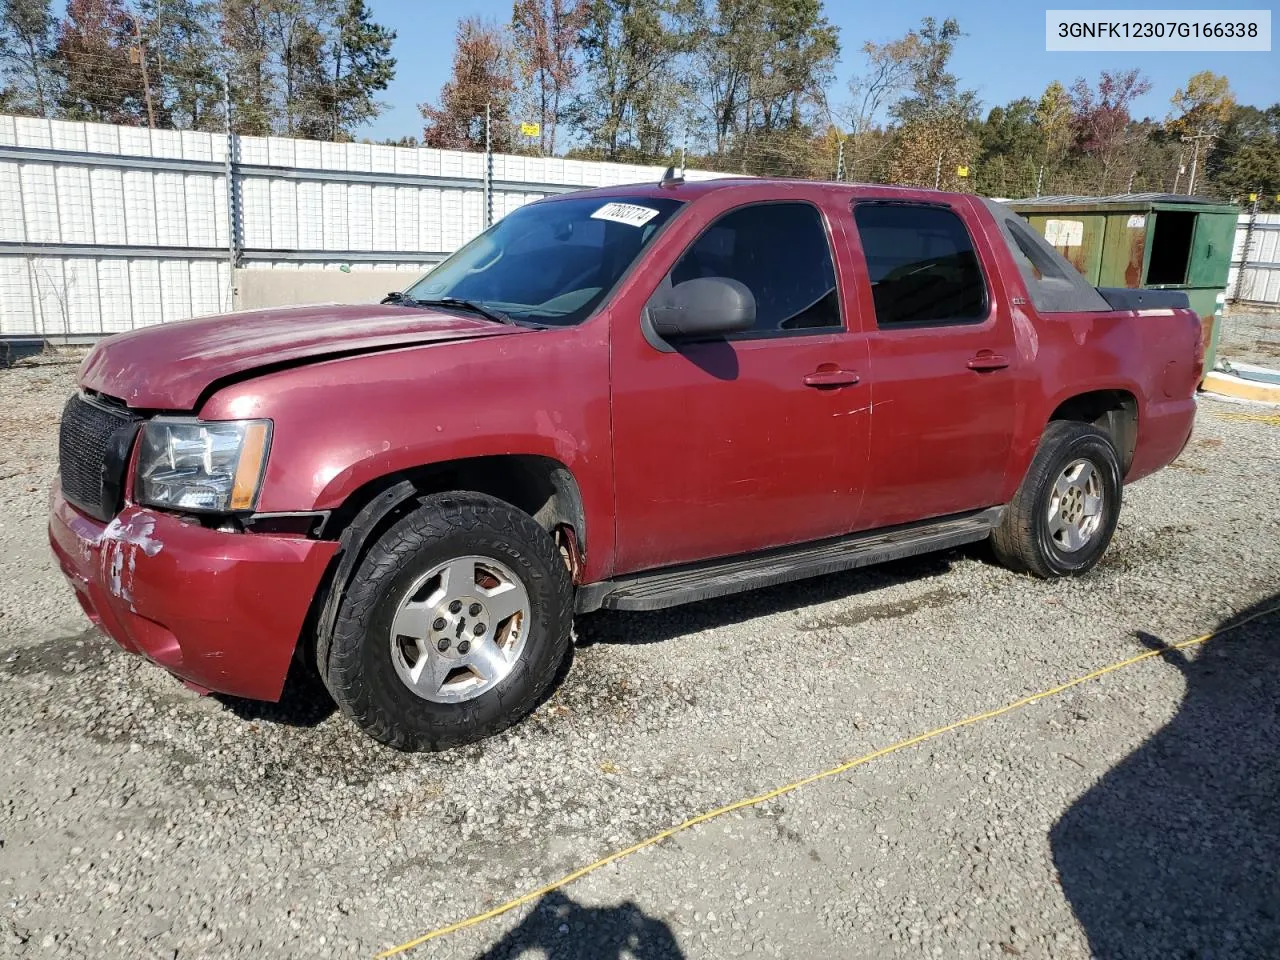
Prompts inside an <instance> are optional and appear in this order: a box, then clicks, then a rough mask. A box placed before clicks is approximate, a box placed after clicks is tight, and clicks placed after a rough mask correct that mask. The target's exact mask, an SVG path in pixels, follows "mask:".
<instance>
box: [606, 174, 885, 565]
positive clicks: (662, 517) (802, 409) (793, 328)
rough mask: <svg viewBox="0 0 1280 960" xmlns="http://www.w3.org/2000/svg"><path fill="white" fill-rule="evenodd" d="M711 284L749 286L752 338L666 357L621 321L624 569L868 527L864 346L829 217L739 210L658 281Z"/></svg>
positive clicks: (635, 320)
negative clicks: (861, 511) (842, 282)
mask: <svg viewBox="0 0 1280 960" xmlns="http://www.w3.org/2000/svg"><path fill="white" fill-rule="evenodd" d="M792 195H794V191H793V192H792ZM708 276H719V277H727V278H730V279H733V280H737V281H740V282H741V283H743V284H745V285H746V286H747V287H748V289H750V290H751V292H752V295H753V296H754V298H755V302H756V324H755V328H754V329H753V330H751V331H749V332H747V333H740V334H734V335H731V336H729V337H725V338H721V339H715V340H710V341H704V342H698V343H691V342H686V343H674V344H670V345H669V346H671V347H673V348H674V350H672V351H671V352H665V351H664V350H662V349H658V348H656V347H655V346H654V345H653V344H652V343H650V342H649V341H648V340H646V339H645V337H644V335H643V334H642V331H641V328H640V317H639V316H638V315H631V316H627V315H615V316H613V317H612V318H611V324H612V326H611V332H610V337H611V356H612V359H611V376H612V382H613V394H612V402H613V433H614V447H613V456H614V475H615V484H616V502H617V517H618V520H617V531H616V532H617V553H616V562H615V572H616V573H628V572H632V571H636V570H643V569H649V568H654V567H661V566H667V565H671V564H679V563H687V562H691V561H696V560H703V559H708V558H711V557H720V556H728V555H733V554H739V553H745V552H749V551H753V550H759V549H763V548H767V547H774V546H780V545H783V544H789V543H796V542H801V541H806V540H814V539H819V538H822V537H829V536H834V535H837V534H841V533H845V532H847V531H848V530H849V529H850V528H851V527H852V526H853V524H854V522H855V520H856V518H857V513H858V504H859V500H860V499H861V495H862V482H863V473H864V470H865V464H866V457H867V441H868V431H869V414H870V409H869V402H868V397H867V393H866V385H865V377H866V364H867V346H866V339H865V336H864V335H863V334H861V333H850V332H849V331H848V330H847V329H846V326H845V323H844V317H843V305H842V302H841V297H840V293H839V289H838V286H839V285H838V283H837V279H836V271H835V268H834V266H833V261H832V255H831V247H830V243H829V239H828V229H827V224H826V221H825V218H824V216H823V214H822V212H821V211H820V209H819V208H818V207H817V206H815V205H814V204H813V203H810V202H807V201H805V202H801V201H786V202H767V203H756V204H750V205H747V206H742V207H737V208H734V209H730V210H728V211H727V212H725V213H723V214H722V215H720V216H719V217H717V218H716V219H714V220H713V221H712V222H711V223H710V224H709V225H708V226H707V228H706V229H705V230H702V231H701V232H700V233H699V234H698V235H697V237H696V238H694V239H692V241H691V242H690V243H689V244H688V246H687V247H686V248H684V250H683V252H682V253H680V254H679V256H678V259H676V261H675V263H674V266H673V267H672V268H671V270H670V271H669V273H668V274H667V275H666V277H665V278H664V280H663V281H662V283H663V285H665V284H668V283H670V284H679V283H681V282H683V281H685V280H688V279H692V278H695V277H708Z"/></svg>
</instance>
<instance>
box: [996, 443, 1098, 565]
mask: <svg viewBox="0 0 1280 960" xmlns="http://www.w3.org/2000/svg"><path fill="white" fill-rule="evenodd" d="M1122 491H1123V477H1122V474H1121V470H1120V459H1119V457H1118V456H1117V455H1116V448H1115V445H1114V444H1113V443H1112V442H1111V438H1110V437H1109V436H1107V434H1106V433H1104V432H1103V431H1101V430H1099V429H1098V428H1097V427H1094V426H1092V425H1090V424H1087V423H1079V422H1075V421H1066V420H1055V421H1053V422H1052V423H1050V424H1049V425H1048V427H1046V428H1045V431H1044V435H1043V436H1042V437H1041V438H1040V446H1039V449H1037V450H1036V455H1035V457H1034V458H1033V459H1032V461H1031V466H1030V468H1029V469H1028V470H1027V475H1026V476H1025V477H1024V478H1023V480H1022V484H1021V485H1020V486H1019V487H1018V492H1017V494H1015V495H1014V498H1013V501H1012V502H1011V503H1010V504H1009V506H1008V508H1007V509H1006V510H1005V513H1004V517H1003V518H1002V519H1001V521H1000V524H999V526H997V527H996V529H995V530H994V531H992V534H991V546H992V549H993V551H994V552H995V555H996V558H997V559H998V560H999V561H1000V562H1001V563H1002V564H1004V565H1005V566H1006V567H1009V568H1010V569H1011V570H1017V571H1019V572H1025V573H1031V574H1034V575H1035V576H1037V577H1043V578H1045V579H1049V578H1052V577H1075V576H1079V575H1081V574H1083V573H1087V572H1088V571H1089V570H1091V569H1093V567H1094V566H1095V565H1096V564H1097V563H1098V561H1099V560H1100V559H1102V555H1103V553H1105V552H1106V549H1107V545H1108V544H1109V543H1110V542H1111V536H1112V534H1113V533H1114V532H1115V528H1116V521H1117V519H1118V518H1119V516H1120V502H1121V496H1122Z"/></svg>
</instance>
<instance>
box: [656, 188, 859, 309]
mask: <svg viewBox="0 0 1280 960" xmlns="http://www.w3.org/2000/svg"><path fill="white" fill-rule="evenodd" d="M695 277H727V278H729V279H730V280H737V281H739V282H741V283H744V284H746V286H747V288H748V289H749V290H750V291H751V293H752V295H753V296H754V297H755V298H756V325H755V330H756V332H758V333H776V332H778V331H787V330H806V329H812V328H814V327H838V326H840V322H841V321H840V300H839V297H838V296H837V294H836V272H835V267H834V266H832V263H831V248H830V247H829V246H828V245H827V231H826V228H825V227H824V226H823V223H822V217H821V216H820V215H819V213H818V211H817V210H816V209H815V208H814V207H811V206H810V205H809V204H807V203H762V204H757V205H755V206H750V207H743V208H741V209H739V210H734V211H731V212H730V213H726V214H725V215H724V216H722V217H720V219H718V220H716V221H715V222H714V223H713V224H712V225H711V226H710V227H708V228H707V229H706V231H705V232H704V233H703V234H702V235H701V236H700V237H698V239H697V240H695V241H694V242H693V245H692V246H691V247H690V248H689V249H688V250H686V251H685V252H684V255H683V256H681V257H680V260H679V262H677V263H676V265H675V267H673V268H672V270H671V274H670V276H669V277H668V279H669V281H670V282H671V283H672V284H680V283H683V282H684V281H686V280H692V279H694V278H695Z"/></svg>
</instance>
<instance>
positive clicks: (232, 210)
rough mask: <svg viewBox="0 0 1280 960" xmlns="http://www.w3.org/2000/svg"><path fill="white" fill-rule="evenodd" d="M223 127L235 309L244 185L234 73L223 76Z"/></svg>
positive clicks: (230, 305) (231, 288) (229, 262)
mask: <svg viewBox="0 0 1280 960" xmlns="http://www.w3.org/2000/svg"><path fill="white" fill-rule="evenodd" d="M222 130H223V133H224V134H225V135H226V138H227V158H226V168H225V173H224V175H225V176H226V178H227V271H228V281H227V283H228V291H229V293H230V295H231V296H230V299H231V302H230V303H228V304H227V309H229V310H234V309H235V288H236V268H237V267H238V266H239V265H240V237H241V230H240V189H239V187H238V186H237V184H236V166H237V165H238V163H239V161H240V138H239V137H238V136H236V133H235V131H234V130H232V129H231V75H230V74H229V73H226V74H223V76H222Z"/></svg>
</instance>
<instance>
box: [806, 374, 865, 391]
mask: <svg viewBox="0 0 1280 960" xmlns="http://www.w3.org/2000/svg"><path fill="white" fill-rule="evenodd" d="M860 379H862V378H861V377H859V376H858V375H857V374H856V373H854V372H853V371H852V370H815V371H813V373H807V374H805V378H804V385H805V386H806V387H819V388H821V387H851V386H853V385H854V384H855V383H857V382H858V381H859V380H860Z"/></svg>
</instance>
